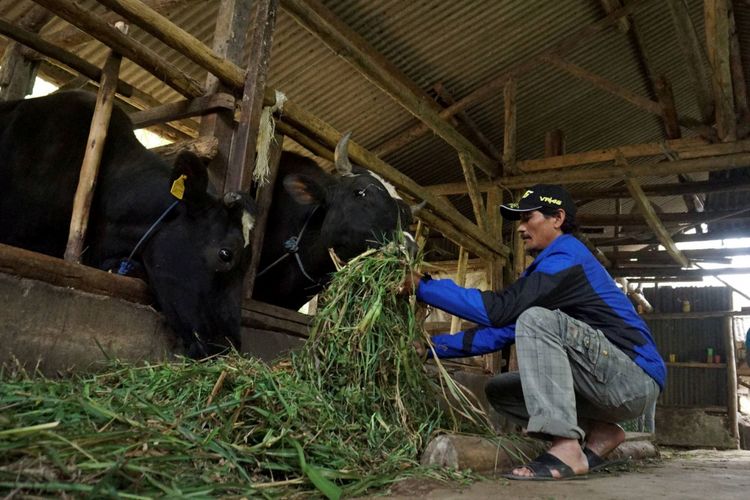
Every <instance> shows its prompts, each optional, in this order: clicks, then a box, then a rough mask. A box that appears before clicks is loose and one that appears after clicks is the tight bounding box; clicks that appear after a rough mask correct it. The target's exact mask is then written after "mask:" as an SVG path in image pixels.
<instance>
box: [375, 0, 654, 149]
mask: <svg viewBox="0 0 750 500" xmlns="http://www.w3.org/2000/svg"><path fill="white" fill-rule="evenodd" d="M650 1H651V0H633V1H631V2H628V5H626V6H625V7H623V8H622V9H618V10H617V11H615V12H612V13H611V14H609V15H607V16H606V17H605V18H604V19H601V20H599V21H597V22H595V23H593V24H590V25H589V26H584V27H583V28H581V29H578V30H576V31H575V32H574V33H571V34H570V35H568V36H566V37H564V38H563V39H562V40H559V41H557V42H555V43H552V44H551V45H549V46H547V47H546V48H545V49H543V50H542V51H540V52H539V53H537V54H536V55H534V56H532V57H530V58H527V59H525V60H524V61H523V62H521V63H519V64H517V65H515V66H512V67H510V68H508V69H507V70H505V71H503V72H501V73H500V74H499V75H497V76H495V77H494V78H492V79H491V80H490V81H488V82H486V83H485V84H483V85H481V86H480V87H479V88H477V89H476V90H474V91H473V92H472V93H470V94H468V95H467V96H465V97H463V98H461V99H459V100H458V101H457V102H456V104H454V105H452V106H449V107H448V108H446V109H445V110H443V111H441V112H440V116H441V117H442V118H443V119H448V118H449V117H451V116H453V115H455V114H456V113H458V112H459V111H463V110H465V109H467V108H469V107H470V106H473V105H475V104H477V103H479V102H482V101H484V100H486V99H489V98H492V97H494V96H496V95H497V94H498V93H499V92H500V91H501V90H502V89H503V88H504V87H505V84H506V82H507V81H508V79H509V78H519V77H520V76H522V75H524V74H525V73H528V72H529V71H532V70H534V69H536V68H537V67H538V66H539V65H540V64H542V63H543V62H544V61H543V60H544V58H545V57H546V56H548V55H563V54H566V53H569V52H571V51H572V50H573V49H574V48H576V47H578V46H580V45H582V44H584V43H585V42H589V41H590V40H591V38H593V37H594V36H595V35H597V34H599V33H601V32H602V31H604V30H606V29H607V28H609V27H610V26H612V25H613V24H615V23H616V22H617V21H618V20H619V19H620V18H622V17H623V16H627V15H628V14H631V13H633V12H636V11H637V10H638V9H640V8H641V7H643V6H644V5H645V4H646V3H648V2H650ZM429 130H430V128H429V127H427V125H425V124H423V123H420V124H418V125H415V126H414V127H411V128H410V129H408V130H407V131H405V132H404V133H402V134H400V135H399V136H397V137H394V138H393V139H390V140H388V141H386V142H384V143H383V144H380V145H379V146H377V147H375V148H374V149H373V152H374V153H375V154H376V155H378V156H381V157H383V156H386V155H388V154H389V153H392V152H394V151H397V150H399V149H401V148H402V147H404V146H406V145H407V144H409V143H411V142H413V141H415V140H417V139H418V138H420V137H422V136H423V135H425V134H426V133H427V132H429Z"/></svg>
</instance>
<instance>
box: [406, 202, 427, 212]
mask: <svg viewBox="0 0 750 500" xmlns="http://www.w3.org/2000/svg"><path fill="white" fill-rule="evenodd" d="M425 206H427V200H424V201H423V202H422V203H417V204H416V205H409V210H411V214H412V215H417V213H419V211H420V210H422V209H423V208H424V207H425Z"/></svg>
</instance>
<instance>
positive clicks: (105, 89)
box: [65, 23, 127, 262]
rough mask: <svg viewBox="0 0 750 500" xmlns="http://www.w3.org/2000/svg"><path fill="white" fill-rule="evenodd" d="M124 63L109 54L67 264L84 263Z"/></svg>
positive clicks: (78, 193)
mask: <svg viewBox="0 0 750 500" xmlns="http://www.w3.org/2000/svg"><path fill="white" fill-rule="evenodd" d="M119 29H120V30H121V31H122V32H123V34H125V33H126V32H127V27H126V26H125V25H124V24H123V23H119ZM121 62H122V56H120V55H119V54H117V53H116V52H112V51H110V53H109V55H108V56H107V60H106V62H105V63H104V69H103V70H102V81H101V85H100V86H99V93H98V94H97V96H96V104H95V106H94V115H93V116H92V118H91V128H90V130H89V136H88V141H87V142H86V152H85V153H84V156H83V164H82V165H81V173H80V176H79V178H78V187H77V188H76V193H75V197H74V199H73V215H72V216H71V219H70V232H69V233H68V243H67V246H66V247H65V260H67V261H69V262H80V261H81V253H82V252H83V242H84V240H85V239H86V232H87V229H88V223H89V212H90V211H91V202H92V201H93V199H94V189H95V187H96V181H97V176H98V174H99V165H100V163H101V159H102V153H103V152H104V144H105V142H106V139H107V131H108V129H109V119H110V117H111V116H112V108H113V106H114V103H115V88H116V87H117V80H118V78H117V75H118V74H119V72H120V63H121Z"/></svg>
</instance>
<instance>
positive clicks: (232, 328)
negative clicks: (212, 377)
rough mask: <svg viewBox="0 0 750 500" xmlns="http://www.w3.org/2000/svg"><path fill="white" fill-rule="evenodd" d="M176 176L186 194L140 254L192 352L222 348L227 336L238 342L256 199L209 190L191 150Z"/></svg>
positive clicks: (165, 310)
mask: <svg viewBox="0 0 750 500" xmlns="http://www.w3.org/2000/svg"><path fill="white" fill-rule="evenodd" d="M171 181H172V186H174V181H177V182H178V184H182V183H184V195H183V197H182V201H181V202H179V203H178V204H177V205H176V206H175V207H174V209H172V210H171V211H170V213H169V214H168V215H167V217H166V218H165V219H164V221H163V222H161V223H160V225H159V227H158V229H157V230H156V231H155V232H154V233H153V235H152V236H151V237H150V238H149V240H148V243H147V244H146V245H145V248H144V249H143V253H142V258H143V265H144V267H145V270H146V274H147V275H148V280H149V283H150V285H151V288H152V290H153V292H154V295H155V296H156V300H157V303H158V305H159V307H160V308H161V310H162V312H163V313H164V315H165V316H166V318H167V321H168V322H169V324H170V326H171V327H172V328H173V329H174V330H175V331H176V332H177V333H178V334H179V335H180V336H181V337H182V339H183V341H184V343H185V347H186V349H187V354H188V355H189V356H191V357H203V356H205V355H208V354H213V353H216V352H219V351H221V350H223V349H224V348H225V347H226V346H228V341H231V342H232V343H234V345H236V346H237V347H239V340H240V319H241V309H240V306H241V302H242V279H243V276H244V275H245V271H246V270H247V267H248V264H249V262H250V249H251V244H250V231H251V229H252V228H253V225H254V223H255V206H254V203H253V201H252V200H251V199H250V198H249V196H248V195H246V194H240V193H227V194H226V195H225V196H224V198H223V199H221V200H218V199H216V198H214V197H213V196H211V195H209V194H208V192H207V186H208V176H207V172H206V167H205V166H204V165H203V163H202V162H201V161H200V160H199V159H198V158H197V157H195V156H194V155H192V154H189V153H183V154H182V155H180V156H179V157H178V158H177V160H176V163H175V166H174V169H173V171H172V177H171ZM169 187H170V186H165V190H169ZM173 192H174V191H173Z"/></svg>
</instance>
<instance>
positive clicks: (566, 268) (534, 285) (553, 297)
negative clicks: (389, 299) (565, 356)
mask: <svg viewBox="0 0 750 500" xmlns="http://www.w3.org/2000/svg"><path fill="white" fill-rule="evenodd" d="M532 266H533V267H532V272H531V273H529V274H528V275H526V276H524V277H522V278H519V279H518V280H517V281H516V282H515V283H513V284H512V285H510V286H509V287H507V288H506V289H504V290H502V291H500V292H491V291H487V292H481V291H479V290H477V289H466V288H462V287H460V286H458V285H456V284H455V283H454V282H453V281H451V280H432V279H426V280H422V281H421V282H420V284H419V287H418V288H417V299H419V300H421V301H423V302H426V303H427V304H430V305H432V306H435V307H437V308H439V309H442V310H444V311H446V312H448V313H450V314H453V315H454V316H459V317H461V318H464V319H467V320H469V321H473V322H474V323H477V324H478V325H480V326H494V327H502V326H505V325H509V324H512V323H515V322H516V319H517V318H518V316H519V315H520V314H521V313H522V312H523V311H525V310H526V309H528V308H530V307H533V306H541V307H546V308H548V309H561V308H564V307H566V306H568V305H571V304H575V303H576V301H577V300H579V299H580V294H581V291H582V290H584V289H585V287H586V284H587V280H586V276H585V273H584V271H583V267H582V266H581V265H578V264H575V262H574V259H573V257H572V256H571V255H569V254H567V253H564V252H558V253H552V254H550V255H547V256H546V257H545V258H544V259H543V260H542V261H541V262H538V263H536V262H535V265H532Z"/></svg>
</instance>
